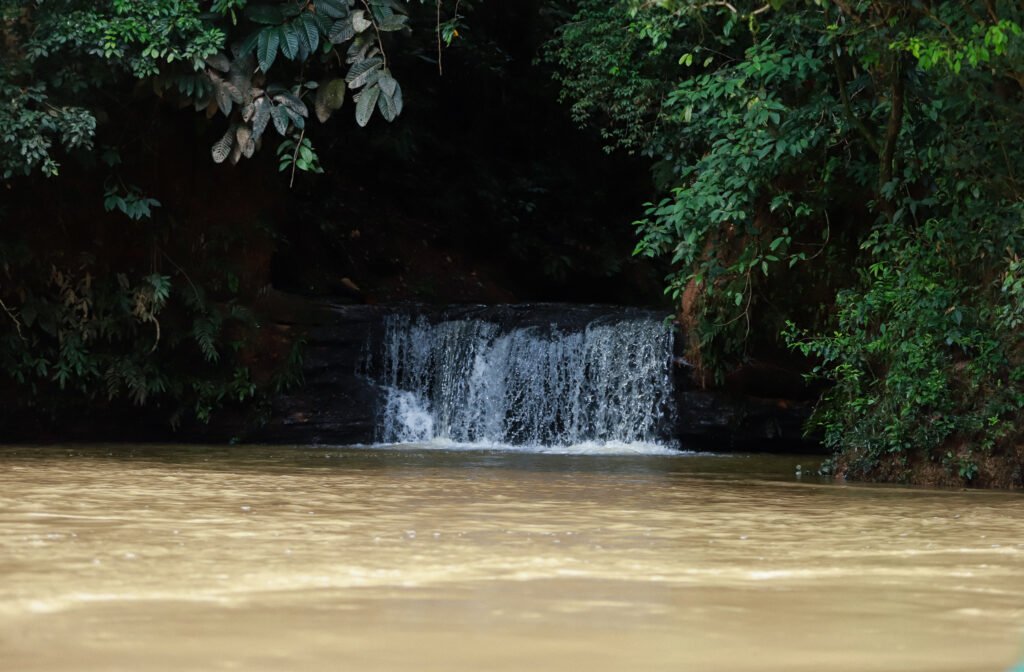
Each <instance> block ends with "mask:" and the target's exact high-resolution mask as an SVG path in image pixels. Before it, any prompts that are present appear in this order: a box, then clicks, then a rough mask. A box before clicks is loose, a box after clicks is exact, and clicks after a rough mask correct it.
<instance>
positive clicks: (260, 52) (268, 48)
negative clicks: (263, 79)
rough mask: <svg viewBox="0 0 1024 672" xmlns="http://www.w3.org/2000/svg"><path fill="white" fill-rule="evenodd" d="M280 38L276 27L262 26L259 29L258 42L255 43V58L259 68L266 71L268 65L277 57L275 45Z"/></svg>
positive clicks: (268, 67) (278, 42)
mask: <svg viewBox="0 0 1024 672" xmlns="http://www.w3.org/2000/svg"><path fill="white" fill-rule="evenodd" d="M280 41H281V38H280V36H279V35H278V31H277V29H276V28H264V29H263V30H261V31H260V37H259V42H258V44H257V45H256V58H257V59H258V60H259V62H260V70H262V71H263V72H268V71H269V70H270V66H272V65H273V64H274V59H276V58H277V46H278V44H280Z"/></svg>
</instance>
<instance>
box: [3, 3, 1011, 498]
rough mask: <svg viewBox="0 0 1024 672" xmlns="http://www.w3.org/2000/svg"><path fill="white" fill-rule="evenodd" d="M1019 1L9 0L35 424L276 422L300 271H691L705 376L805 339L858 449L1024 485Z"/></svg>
mask: <svg viewBox="0 0 1024 672" xmlns="http://www.w3.org/2000/svg"><path fill="white" fill-rule="evenodd" d="M513 4H514V5H515V6H514V7H512V6H510V5H513ZM1022 14H1024V10H1022V9H1021V8H1020V7H1019V3H1017V2H1013V1H1010V0H960V1H953V2H931V1H926V0H906V1H901V2H872V1H867V0H835V1H829V0H770V1H756V2H749V1H746V0H735V1H729V2H723V1H711V0H658V1H648V2H642V1H640V0H619V1H615V0H577V1H575V2H558V1H540V0H533V1H531V2H524V3H496V2H490V3H488V2H482V3H479V2H469V1H467V0H463V1H462V2H438V3H435V4H431V3H423V2H409V3H406V2H399V1H398V0H365V1H364V0H358V1H356V0H301V1H300V0H284V1H268V0H261V1H257V0H213V1H212V2H200V1H189V0H138V1H135V2H127V1H122V0H112V1H111V2H85V1H83V0H45V1H40V2H19V1H16V0H0V32H2V35H0V37H2V39H3V54H2V59H3V60H2V62H0V89H2V93H3V96H4V99H5V103H4V105H3V106H2V107H0V173H2V175H3V186H2V189H3V194H4V200H3V202H2V211H0V217H2V233H0V258H2V259H0V261H2V264H3V268H2V276H0V277H2V280H0V300H2V303H0V309H2V314H0V318H2V319H0V365H2V367H3V371H4V373H3V375H4V377H5V378H6V380H5V384H4V385H3V392H2V394H3V399H4V408H5V416H7V420H8V421H10V419H11V418H12V417H13V416H14V415H16V414H18V413H20V412H21V411H22V410H23V409H26V408H32V409H35V412H39V411H40V410H41V411H42V412H43V413H44V415H45V414H48V416H47V417H50V418H52V419H54V420H58V419H60V418H61V417H67V415H68V413H69V411H72V410H74V409H79V410H81V409H95V408H98V407H110V406H117V405H119V404H126V405H131V404H137V405H141V406H144V407H145V408H149V409H154V413H158V414H159V415H160V416H161V417H163V418H164V419H165V421H166V420H167V419H170V420H171V421H172V422H174V423H177V422H182V421H185V422H189V421H193V420H195V419H197V418H198V419H199V420H205V419H206V418H208V417H209V416H210V414H211V413H213V412H215V410H216V409H217V408H219V407H221V406H223V405H225V404H237V403H246V404H249V406H251V407H252V408H255V409H258V408H259V407H260V401H259V400H260V399H265V398H266V396H267V395H269V394H273V392H274V390H275V389H280V388H282V387H284V386H287V385H291V384H298V383H300V381H299V380H297V377H296V374H295V372H296V370H297V364H298V362H299V361H300V357H301V339H300V338H297V337H295V336H294V335H287V334H285V335H282V334H280V333H276V332H269V331H268V330H267V329H262V330H261V329H260V328H258V327H259V326H260V324H261V317H260V311H261V308H260V306H261V300H263V299H264V298H265V297H266V296H267V295H268V294H269V293H271V291H272V290H271V288H272V287H275V288H278V289H284V290H288V291H291V292H302V293H311V292H312V293H319V294H330V295H339V294H347V295H349V296H351V297H354V299H355V300H374V299H381V300H386V299H392V298H419V299H427V300H430V299H434V300H465V299H477V300H478V299H491V300H494V299H501V300H514V299H569V300H602V301H615V302H635V303H648V304H651V303H656V302H657V301H658V300H659V299H658V296H657V295H658V293H659V292H658V290H656V289H654V288H653V287H654V284H655V283H654V282H652V279H651V278H652V277H654V278H658V277H660V276H664V275H665V274H666V273H667V277H665V283H664V285H665V286H666V287H667V291H666V294H665V297H666V298H665V299H663V301H665V303H664V304H663V305H665V306H666V309H667V310H666V312H668V311H669V310H672V311H674V312H676V313H677V314H678V316H679V319H680V322H681V323H682V325H683V326H684V329H685V333H686V335H687V338H688V346H687V360H688V361H689V363H690V364H691V365H692V370H693V377H694V379H695V382H696V383H697V384H700V385H705V386H714V385H716V384H720V383H721V382H722V381H723V380H724V379H725V378H726V377H727V375H728V374H729V372H730V371H734V370H736V369H737V368H738V367H741V366H743V365H744V364H745V363H746V362H748V361H749V360H751V359H752V358H758V357H766V356H782V354H780V353H785V352H786V351H790V352H795V353H798V354H801V355H803V356H804V357H805V358H806V361H807V362H809V364H808V370H809V372H810V373H811V375H812V376H814V377H816V378H817V379H818V380H820V381H822V382H823V384H824V387H823V389H826V390H827V391H826V392H825V393H824V398H823V399H822V401H821V403H820V404H819V407H818V410H817V412H816V415H815V417H814V418H813V419H812V428H818V429H820V430H821V431H822V432H823V435H824V439H825V442H826V444H827V445H828V446H829V447H830V448H831V449H833V450H834V451H835V458H834V460H833V462H832V465H831V466H832V468H833V469H835V470H837V471H838V472H841V473H843V474H845V475H848V476H851V477H856V478H866V479H877V480H896V481H908V480H917V481H927V482H945V483H968V484H978V485H995V486H1020V485H1022V484H1024V414H1022V409H1024V347H1022V338H1021V335H1020V334H1021V327H1022V325H1024V261H1022V260H1021V253H1022V252H1024V200H1022V199H1024V196H1022V188H1024V184H1022V182H1021V180H1022V179H1024V145H1022V144H1021V131H1020V129H1021V128H1022V127H1024V30H1022V24H1024V17H1022ZM602 148H603V150H602ZM229 164H237V165H234V167H231V165H229ZM645 202H646V205H643V203H645ZM631 222H632V223H633V227H632V229H633V231H631V227H630V223H631ZM633 232H635V234H636V238H635V239H632V240H631V239H630V234H631V233H633ZM634 245H635V251H634V252H635V256H633V257H632V258H630V255H629V252H630V248H632V247H633V246H634ZM467 288H468V289H467ZM470 290H472V291H470ZM669 302H670V303H669ZM257 415H258V413H257Z"/></svg>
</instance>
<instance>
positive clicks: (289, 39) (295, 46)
mask: <svg viewBox="0 0 1024 672" xmlns="http://www.w3.org/2000/svg"><path fill="white" fill-rule="evenodd" d="M298 54H299V29H298V28H296V27H295V22H294V21H292V22H289V23H286V24H284V25H283V26H281V55H283V56H284V57H285V58H287V59H288V60H290V61H294V60H295V57H296V56H297V55H298Z"/></svg>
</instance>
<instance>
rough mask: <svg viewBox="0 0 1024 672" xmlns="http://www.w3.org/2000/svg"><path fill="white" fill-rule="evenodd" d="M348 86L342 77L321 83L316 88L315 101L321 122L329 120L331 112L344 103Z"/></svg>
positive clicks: (314, 104)
mask: <svg viewBox="0 0 1024 672" xmlns="http://www.w3.org/2000/svg"><path fill="white" fill-rule="evenodd" d="M346 88H347V87H346V86H345V80H344V79H341V78H338V79H332V80H331V81H329V82H323V83H321V84H320V87H319V88H318V89H317V90H316V100H315V101H314V103H313V109H314V110H315V111H316V118H317V119H319V120H320V123H323V122H325V121H327V120H328V119H329V118H330V116H331V114H332V113H333V112H334V111H335V110H337V109H338V108H340V107H341V106H342V104H344V102H345V90H346Z"/></svg>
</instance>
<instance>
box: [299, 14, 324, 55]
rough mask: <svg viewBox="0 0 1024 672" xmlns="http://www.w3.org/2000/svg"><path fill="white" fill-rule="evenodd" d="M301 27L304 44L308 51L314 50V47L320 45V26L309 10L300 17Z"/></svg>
mask: <svg viewBox="0 0 1024 672" xmlns="http://www.w3.org/2000/svg"><path fill="white" fill-rule="evenodd" d="M300 21H301V22H302V28H303V37H304V38H305V40H306V46H308V47H309V51H310V53H313V52H315V51H316V48H317V47H318V46H320V27H319V26H318V25H317V22H316V19H314V18H313V15H312V14H310V13H309V12H306V13H305V14H303V15H302V16H301V17H300Z"/></svg>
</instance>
